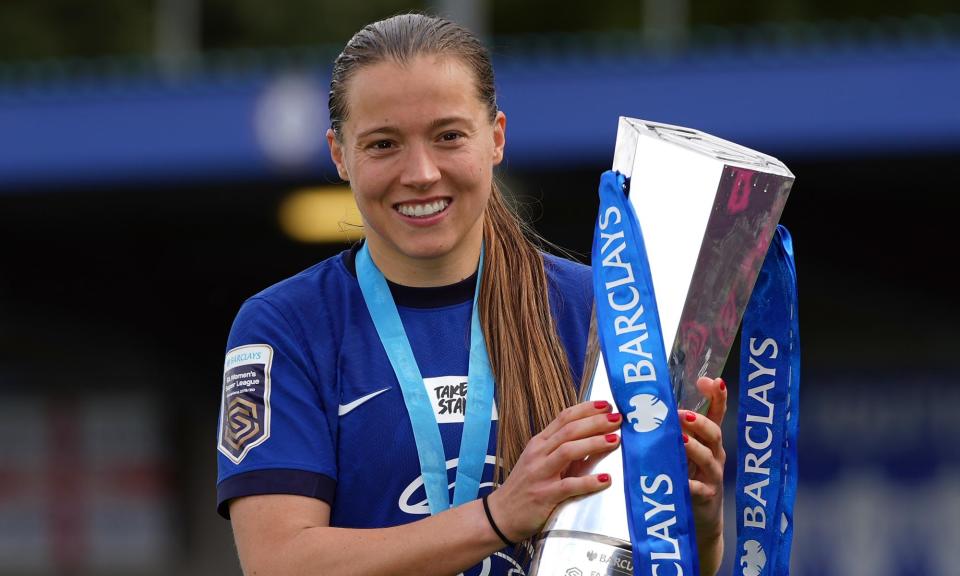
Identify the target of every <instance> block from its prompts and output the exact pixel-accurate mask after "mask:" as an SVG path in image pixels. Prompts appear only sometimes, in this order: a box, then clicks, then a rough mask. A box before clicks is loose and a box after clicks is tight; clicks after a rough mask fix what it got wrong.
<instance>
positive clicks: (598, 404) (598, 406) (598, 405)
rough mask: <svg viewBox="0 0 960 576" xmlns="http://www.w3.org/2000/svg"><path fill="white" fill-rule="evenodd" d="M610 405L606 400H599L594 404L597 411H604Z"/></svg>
mask: <svg viewBox="0 0 960 576" xmlns="http://www.w3.org/2000/svg"><path fill="white" fill-rule="evenodd" d="M609 405H610V403H609V402H607V401H606V400H597V401H596V402H594V403H593V407H594V408H596V409H597V410H603V409H604V408H606V407H607V406H609Z"/></svg>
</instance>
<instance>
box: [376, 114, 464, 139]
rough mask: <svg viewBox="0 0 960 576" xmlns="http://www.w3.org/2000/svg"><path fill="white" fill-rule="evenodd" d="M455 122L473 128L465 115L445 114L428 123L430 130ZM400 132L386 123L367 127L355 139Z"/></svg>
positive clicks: (391, 134)
mask: <svg viewBox="0 0 960 576" xmlns="http://www.w3.org/2000/svg"><path fill="white" fill-rule="evenodd" d="M455 124H466V125H467V127H469V128H473V122H472V121H471V120H470V119H469V118H467V117H466V116H445V117H443V118H437V119H436V120H432V121H431V122H430V124H429V129H430V130H439V129H441V128H446V127H448V126H452V125H455ZM399 133H400V129H399V128H397V127H396V126H394V125H392V124H386V125H383V126H374V127H373V128H368V129H366V130H364V131H362V132H360V133H358V134H357V139H362V138H366V137H367V136H370V135H371V134H384V135H387V136H393V135H397V134H399Z"/></svg>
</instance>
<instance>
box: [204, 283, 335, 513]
mask: <svg viewBox="0 0 960 576" xmlns="http://www.w3.org/2000/svg"><path fill="white" fill-rule="evenodd" d="M321 348H322V347H321ZM330 348H331V350H330V352H329V354H331V355H333V354H335V352H334V350H332V348H333V346H332V344H331V346H330ZM331 365H332V364H331ZM328 379H331V380H332V378H331V377H328ZM335 398H336V390H335V382H322V381H321V377H320V376H319V374H318V369H317V366H316V365H315V361H314V356H313V355H312V354H311V353H310V349H309V348H308V347H307V342H306V341H305V338H304V337H303V333H302V331H300V330H299V329H298V326H297V325H295V324H293V323H291V322H290V321H289V320H288V318H287V316H286V315H284V314H283V313H282V312H281V310H280V309H279V308H277V307H276V306H274V305H273V304H272V303H270V302H269V301H267V300H264V299H261V298H252V299H250V300H248V301H247V302H246V303H245V304H244V305H243V307H242V308H241V309H240V312H239V313H238V314H237V317H236V319H235V320H234V323H233V327H232V329H231V331H230V337H229V340H228V344H227V353H226V357H225V359H224V370H223V388H222V392H221V401H220V418H219V422H218V430H217V462H218V474H217V511H218V512H219V513H220V515H221V516H223V517H225V518H228V517H229V502H230V500H231V499H233V498H238V497H241V496H252V495H258V494H296V495H301V496H308V497H312V498H318V499H321V500H324V501H326V502H327V503H330V504H332V503H333V495H334V490H335V488H336V478H337V470H336V462H337V460H336V453H335V448H334V447H335V446H336V441H335V434H336V406H337V404H336V400H335Z"/></svg>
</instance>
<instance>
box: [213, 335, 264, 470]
mask: <svg viewBox="0 0 960 576" xmlns="http://www.w3.org/2000/svg"><path fill="white" fill-rule="evenodd" d="M272 360H273V348H271V347H270V346H267V345H266V344H254V345H250V346H240V347H238V348H234V349H233V350H230V351H229V352H227V358H226V360H224V363H223V396H222V398H221V401H220V433H219V436H218V439H217V449H218V450H220V452H222V453H223V455H224V456H226V457H227V458H229V459H230V460H231V461H232V462H233V463H234V464H239V463H240V462H241V461H242V460H243V458H244V456H246V455H247V453H248V452H249V451H250V450H251V449H252V448H253V447H254V446H258V445H260V444H262V443H263V442H265V441H266V440H267V438H269V437H270V364H271V362H272Z"/></svg>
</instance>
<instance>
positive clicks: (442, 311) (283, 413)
mask: <svg viewBox="0 0 960 576" xmlns="http://www.w3.org/2000/svg"><path fill="white" fill-rule="evenodd" d="M355 256H356V248H354V250H348V251H345V252H343V253H341V254H339V255H338V256H335V257H333V258H330V259H328V260H325V261H323V262H321V263H319V264H317V265H315V266H313V267H311V268H309V269H307V270H305V271H303V272H301V273H300V274H298V275H296V276H293V277H292V278H288V279H287V280H284V281H283V282H280V283H279V284H276V285H274V286H272V287H270V288H268V289H266V290H264V291H263V292H261V293H259V294H257V295H256V296H254V297H252V298H250V299H249V300H247V301H246V302H245V303H244V304H243V306H242V307H241V309H240V311H239V313H238V315H237V317H236V320H235V321H234V324H233V328H232V329H231V332H230V337H229V341H228V344H227V354H226V359H225V362H224V380H223V394H222V402H221V413H220V425H219V429H218V438H217V448H218V468H219V473H218V478H217V501H218V510H219V512H220V514H221V515H223V516H224V517H227V516H228V504H229V500H230V499H232V498H236V497H240V496H248V495H255V494H297V495H302V496H309V497H313V498H319V499H321V500H324V501H325V502H327V503H328V504H330V507H331V517H330V524H331V525H332V526H340V527H345V528H378V527H386V526H394V525H398V524H404V523H408V522H412V521H415V520H419V519H421V518H424V517H426V516H428V515H429V514H430V510H429V506H428V504H427V496H426V492H425V490H424V486H423V479H422V477H421V475H420V461H419V458H418V455H417V448H416V444H415V442H414V437H413V429H412V426H411V424H410V419H409V416H408V414H407V409H406V406H405V405H404V401H403V396H402V393H401V391H400V387H399V384H398V382H397V378H396V376H395V374H394V371H393V368H392V367H391V365H390V363H389V360H388V358H387V355H386V352H385V351H384V348H383V345H382V344H381V343H380V339H379V337H378V335H377V332H376V330H375V328H374V326H373V322H372V320H371V318H370V314H369V313H368V311H367V308H366V304H365V303H364V301H363V296H362V295H361V292H360V287H359V284H358V283H357V278H356V273H355V269H354V260H355ZM544 260H545V269H546V272H547V278H548V283H549V296H550V305H551V311H552V313H553V317H554V321H555V323H556V325H557V330H558V333H559V335H560V338H561V341H562V342H563V345H564V347H565V349H566V351H567V356H568V358H569V361H570V366H571V370H572V372H573V377H574V382H579V380H580V375H581V373H582V371H583V361H584V353H585V350H586V343H587V332H588V329H589V321H590V312H591V307H592V303H593V302H592V298H593V292H592V286H591V276H590V269H589V268H588V267H586V266H583V265H581V264H576V263H573V262H570V261H568V260H563V259H561V258H557V257H554V256H550V255H545V256H544ZM475 285H476V276H474V277H473V278H468V279H466V280H464V281H462V282H459V283H457V284H454V285H451V286H443V287H438V288H409V287H403V286H398V285H395V284H391V285H390V288H391V292H392V293H393V296H394V300H395V301H396V304H397V309H398V311H399V313H400V317H401V320H402V322H403V325H404V329H405V330H406V332H407V337H408V339H409V341H410V345H411V348H412V349H413V353H414V356H415V358H416V360H417V364H418V365H419V368H420V373H421V375H422V376H423V381H424V382H423V384H424V387H425V388H426V390H427V393H428V395H429V397H430V399H431V401H432V403H433V408H434V413H435V415H436V418H437V422H438V423H439V427H440V433H441V437H442V440H443V447H444V451H445V453H446V458H447V469H448V477H449V484H450V485H451V495H450V497H451V500H452V490H453V484H454V482H455V478H456V472H457V456H458V452H459V449H460V437H461V434H462V430H463V420H464V413H465V411H466V394H467V390H468V385H469V382H468V381H467V368H468V362H469V350H470V315H471V312H472V308H473V291H474V287H475ZM492 418H493V419H494V422H493V425H492V426H491V434H490V439H489V444H488V451H487V458H486V462H487V465H486V467H485V469H484V477H483V482H482V483H481V488H480V495H481V496H482V495H483V494H485V493H487V492H488V491H489V490H490V487H491V486H492V478H493V470H494V455H495V453H496V429H497V427H496V419H497V407H496V404H494V408H493V414H492ZM510 553H511V551H510V550H503V551H501V552H498V553H497V554H495V555H494V556H492V557H490V558H488V559H486V560H484V562H483V563H482V564H480V565H478V566H476V567H474V568H473V569H472V570H469V571H467V572H466V574H471V575H473V574H483V575H486V574H490V575H501V574H502V575H507V574H513V575H516V574H522V571H521V567H520V566H519V565H518V564H517V561H516V560H514V559H513V558H512V557H510V555H509V554H510Z"/></svg>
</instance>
